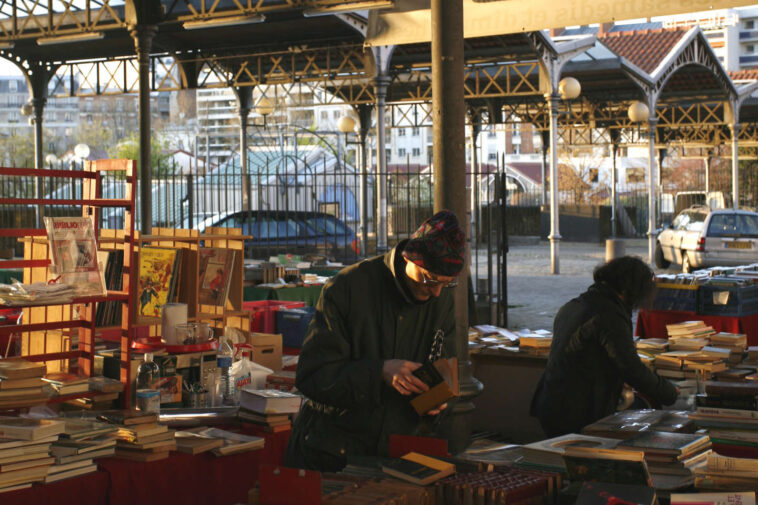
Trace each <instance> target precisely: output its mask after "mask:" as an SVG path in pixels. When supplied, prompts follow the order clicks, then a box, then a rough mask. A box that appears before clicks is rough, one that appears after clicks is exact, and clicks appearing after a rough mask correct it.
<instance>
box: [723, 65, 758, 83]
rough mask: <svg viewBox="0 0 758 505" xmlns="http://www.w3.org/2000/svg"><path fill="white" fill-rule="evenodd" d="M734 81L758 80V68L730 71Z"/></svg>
mask: <svg viewBox="0 0 758 505" xmlns="http://www.w3.org/2000/svg"><path fill="white" fill-rule="evenodd" d="M729 77H731V78H732V81H758V68H753V69H750V70H738V71H736V72H729Z"/></svg>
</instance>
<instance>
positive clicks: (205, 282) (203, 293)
mask: <svg viewBox="0 0 758 505" xmlns="http://www.w3.org/2000/svg"><path fill="white" fill-rule="evenodd" d="M235 254H236V251H234V250H229V249H218V248H203V249H200V275H199V281H200V282H199V285H200V292H199V293H198V300H199V302H200V303H201V304H204V305H219V306H223V305H224V304H225V303H226V297H227V295H228V294H229V285H230V282H231V277H232V275H231V274H232V268H233V267H234V259H235Z"/></svg>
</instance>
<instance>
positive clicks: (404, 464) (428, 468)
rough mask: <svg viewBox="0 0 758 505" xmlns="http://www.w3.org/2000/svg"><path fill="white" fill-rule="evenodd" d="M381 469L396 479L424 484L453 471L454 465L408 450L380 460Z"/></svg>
mask: <svg viewBox="0 0 758 505" xmlns="http://www.w3.org/2000/svg"><path fill="white" fill-rule="evenodd" d="M382 471H383V472H384V473H386V474H388V475H391V476H393V477H397V478H398V479H402V480H405V481H408V482H411V483H413V484H418V485H420V486H426V485H427V484H431V483H432V482H436V481H438V480H440V479H442V478H443V477H447V476H448V475H452V474H454V473H455V465H454V464H452V463H448V462H447V461H443V460H441V459H437V458H432V457H431V456H426V455H423V454H419V453H417V452H409V453H408V454H406V455H404V456H402V457H400V458H387V459H385V460H384V461H382Z"/></svg>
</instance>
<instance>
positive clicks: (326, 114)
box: [321, 110, 329, 121]
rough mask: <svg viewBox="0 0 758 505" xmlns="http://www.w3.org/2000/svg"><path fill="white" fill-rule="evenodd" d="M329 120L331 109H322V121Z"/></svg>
mask: <svg viewBox="0 0 758 505" xmlns="http://www.w3.org/2000/svg"><path fill="white" fill-rule="evenodd" d="M328 120H329V111H326V110H322V111H321V121H328Z"/></svg>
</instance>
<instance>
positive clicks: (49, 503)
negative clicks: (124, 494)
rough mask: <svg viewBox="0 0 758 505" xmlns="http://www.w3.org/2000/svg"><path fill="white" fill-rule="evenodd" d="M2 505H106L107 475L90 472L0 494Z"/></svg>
mask: <svg viewBox="0 0 758 505" xmlns="http://www.w3.org/2000/svg"><path fill="white" fill-rule="evenodd" d="M0 503H2V504H3V505H70V504H71V503H75V504H82V505H84V504H87V505H106V504H107V503H108V474H107V473H105V472H92V473H88V474H86V475H81V476H79V477H72V478H70V479H66V480H60V481H58V482H51V483H50V484H44V485H42V484H37V485H34V486H32V487H30V488H27V489H19V490H18V491H9V492H7V493H0Z"/></svg>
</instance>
